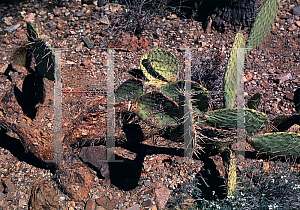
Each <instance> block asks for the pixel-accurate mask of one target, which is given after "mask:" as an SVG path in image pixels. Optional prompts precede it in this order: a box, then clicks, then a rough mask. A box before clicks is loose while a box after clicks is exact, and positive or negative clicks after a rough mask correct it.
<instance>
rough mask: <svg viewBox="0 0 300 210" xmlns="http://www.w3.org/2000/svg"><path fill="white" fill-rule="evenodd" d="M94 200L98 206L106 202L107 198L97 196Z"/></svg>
mask: <svg viewBox="0 0 300 210" xmlns="http://www.w3.org/2000/svg"><path fill="white" fill-rule="evenodd" d="M95 201H96V203H97V204H98V205H99V206H102V205H104V204H105V203H107V202H108V198H107V197H100V198H97V199H96V200H95Z"/></svg>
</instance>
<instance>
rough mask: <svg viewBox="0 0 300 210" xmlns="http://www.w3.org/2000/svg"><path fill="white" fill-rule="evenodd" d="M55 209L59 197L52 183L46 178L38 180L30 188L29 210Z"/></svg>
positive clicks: (57, 207)
mask: <svg viewBox="0 0 300 210" xmlns="http://www.w3.org/2000/svg"><path fill="white" fill-rule="evenodd" d="M44 209H48V210H57V209H59V198H58V194H57V193H56V191H55V189H54V187H53V185H52V184H51V183H49V181H47V180H39V181H37V183H36V184H35V185H34V186H33V187H32V189H31V195H30V199H29V210H44Z"/></svg>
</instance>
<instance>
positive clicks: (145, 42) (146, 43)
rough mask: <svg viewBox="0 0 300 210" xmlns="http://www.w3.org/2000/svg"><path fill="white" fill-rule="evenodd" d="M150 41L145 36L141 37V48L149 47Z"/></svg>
mask: <svg viewBox="0 0 300 210" xmlns="http://www.w3.org/2000/svg"><path fill="white" fill-rule="evenodd" d="M148 44H149V43H148V41H147V39H146V38H144V37H142V38H141V39H140V48H146V47H148Z"/></svg>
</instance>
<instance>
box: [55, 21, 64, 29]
mask: <svg viewBox="0 0 300 210" xmlns="http://www.w3.org/2000/svg"><path fill="white" fill-rule="evenodd" d="M56 28H57V29H58V30H64V28H65V27H64V26H63V25H62V24H60V23H58V24H57V26H56Z"/></svg>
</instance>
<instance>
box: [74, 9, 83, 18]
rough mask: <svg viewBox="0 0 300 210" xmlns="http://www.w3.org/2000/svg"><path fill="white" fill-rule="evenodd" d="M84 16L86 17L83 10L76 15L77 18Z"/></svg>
mask: <svg viewBox="0 0 300 210" xmlns="http://www.w3.org/2000/svg"><path fill="white" fill-rule="evenodd" d="M83 15H84V10H81V11H79V12H76V13H75V14H74V16H75V17H82V16H83Z"/></svg>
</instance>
